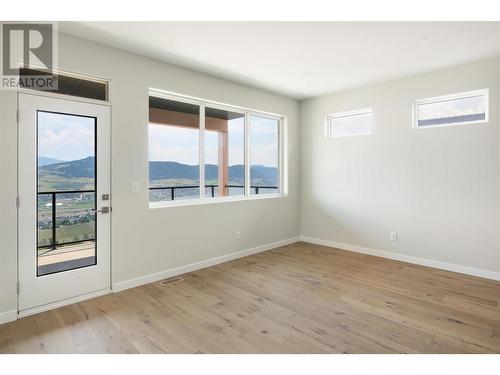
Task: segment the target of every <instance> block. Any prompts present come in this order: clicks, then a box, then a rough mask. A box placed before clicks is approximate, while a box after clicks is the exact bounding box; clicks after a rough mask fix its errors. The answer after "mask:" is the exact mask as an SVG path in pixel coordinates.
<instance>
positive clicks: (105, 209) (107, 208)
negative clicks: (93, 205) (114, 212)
mask: <svg viewBox="0 0 500 375" xmlns="http://www.w3.org/2000/svg"><path fill="white" fill-rule="evenodd" d="M90 212H92V213H93V214H95V213H98V212H99V213H101V214H109V212H110V209H109V207H103V208H101V209H100V210H91V211H90Z"/></svg>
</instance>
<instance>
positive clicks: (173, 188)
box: [149, 185, 278, 201]
mask: <svg viewBox="0 0 500 375" xmlns="http://www.w3.org/2000/svg"><path fill="white" fill-rule="evenodd" d="M218 187H219V185H205V188H209V189H210V193H211V196H212V197H215V189H216V188H218ZM199 188H200V186H199V185H180V186H152V187H150V188H149V190H150V191H151V190H170V200H172V201H173V200H175V191H176V190H181V189H199ZM226 188H228V189H229V188H239V189H244V188H245V186H243V185H226ZM250 189H255V194H256V195H258V194H259V193H260V190H261V189H275V190H277V189H278V186H261V185H258V186H257V185H250Z"/></svg>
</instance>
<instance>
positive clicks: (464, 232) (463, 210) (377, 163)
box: [301, 57, 500, 271]
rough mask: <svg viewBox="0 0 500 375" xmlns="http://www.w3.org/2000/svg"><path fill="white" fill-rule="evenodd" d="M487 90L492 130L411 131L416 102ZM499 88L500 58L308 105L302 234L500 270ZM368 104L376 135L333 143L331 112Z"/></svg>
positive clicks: (482, 126)
mask: <svg viewBox="0 0 500 375" xmlns="http://www.w3.org/2000/svg"><path fill="white" fill-rule="evenodd" d="M482 88H489V89H490V121H489V123H488V124H477V125H473V124H471V125H462V126H451V127H442V128H432V129H415V130H414V129H412V100H415V99H420V98H428V97H434V96H439V95H444V94H452V93H458V92H463V91H470V90H476V89H482ZM499 90H500V58H498V57H496V58H491V59H487V60H483V61H478V62H475V63H470V64H466V65H462V66H457V67H453V68H449V69H445V70H440V71H436V72H432V73H427V74H421V75H418V76H413V77H409V78H403V79H398V80H394V81H391V82H386V83H382V84H377V85H373V86H369V87H363V88H358V89H353V90H349V91H346V92H341V93H337V94H333V95H327V96H322V97H318V98H314V99H310V100H306V101H304V102H302V103H301V155H302V157H301V227H302V234H303V235H305V236H309V237H314V238H317V239H322V240H328V241H334V242H340V243H345V244H350V245H356V246H361V247H365V248H370V249H375V250H382V251H389V252H393V253H397V254H403V255H409V256H413V257H421V258H426V259H431V260H437V261H442V262H447V263H451V264H456V265H463V266H469V267H475V268H479V269H483V270H490V271H499V270H500V246H499V235H500V221H499V214H500V206H499V202H500V184H499V163H500V160H499V141H500V133H499V116H500V113H499V105H498V103H499V100H500V92H499ZM367 107H372V108H373V111H374V133H373V134H371V135H362V136H354V137H345V138H337V139H326V138H325V116H326V115H327V114H329V113H331V112H337V111H338V112H341V111H348V110H354V109H360V108H367ZM391 231H396V232H398V233H399V240H398V241H391V240H390V232H391Z"/></svg>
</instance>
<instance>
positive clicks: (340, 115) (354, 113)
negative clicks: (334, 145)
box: [325, 107, 374, 139]
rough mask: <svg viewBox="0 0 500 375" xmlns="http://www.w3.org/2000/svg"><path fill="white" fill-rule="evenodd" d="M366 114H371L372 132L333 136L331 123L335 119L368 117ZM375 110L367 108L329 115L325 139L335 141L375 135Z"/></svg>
mask: <svg viewBox="0 0 500 375" xmlns="http://www.w3.org/2000/svg"><path fill="white" fill-rule="evenodd" d="M366 114H371V119H370V131H368V132H362V133H359V132H358V133H352V134H345V135H335V136H334V135H332V127H331V121H332V120H334V119H339V118H344V117H354V116H358V115H366ZM373 115H374V113H373V108H372V107H366V108H361V109H355V110H352V111H344V112H333V113H330V114H328V115H326V130H325V137H326V138H328V139H335V138H346V137H354V136H358V135H369V134H373V127H374V121H373Z"/></svg>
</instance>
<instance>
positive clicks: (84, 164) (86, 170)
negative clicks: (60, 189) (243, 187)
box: [38, 156, 95, 178]
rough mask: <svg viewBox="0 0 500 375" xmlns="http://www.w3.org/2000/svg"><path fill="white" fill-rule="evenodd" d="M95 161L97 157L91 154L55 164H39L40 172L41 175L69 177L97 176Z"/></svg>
mask: <svg viewBox="0 0 500 375" xmlns="http://www.w3.org/2000/svg"><path fill="white" fill-rule="evenodd" d="M94 161H95V158H94V157H93V156H89V157H87V158H85V159H81V160H71V161H63V162H59V163H55V164H48V165H44V166H39V168H38V174H39V176H44V175H56V176H60V177H67V178H74V177H85V178H92V177H94V176H95V174H94V167H95V165H94Z"/></svg>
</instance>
